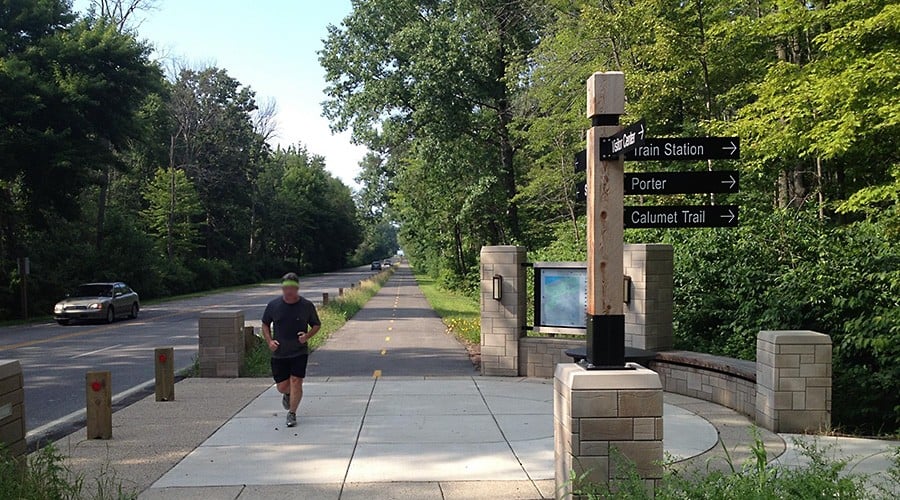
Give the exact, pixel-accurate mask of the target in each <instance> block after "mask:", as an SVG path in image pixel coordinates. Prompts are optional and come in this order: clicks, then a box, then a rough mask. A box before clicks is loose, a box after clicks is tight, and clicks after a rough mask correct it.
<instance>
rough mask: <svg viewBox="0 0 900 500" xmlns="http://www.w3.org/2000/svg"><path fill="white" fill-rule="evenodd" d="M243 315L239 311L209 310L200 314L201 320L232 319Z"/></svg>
mask: <svg viewBox="0 0 900 500" xmlns="http://www.w3.org/2000/svg"><path fill="white" fill-rule="evenodd" d="M241 314H244V311H243V310H240V309H209V310H206V311H202V312H201V313H200V317H201V318H233V317H235V316H239V315H241Z"/></svg>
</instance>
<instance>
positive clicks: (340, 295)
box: [338, 288, 344, 297]
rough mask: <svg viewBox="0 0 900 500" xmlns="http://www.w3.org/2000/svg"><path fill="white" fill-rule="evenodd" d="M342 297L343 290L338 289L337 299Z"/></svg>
mask: <svg viewBox="0 0 900 500" xmlns="http://www.w3.org/2000/svg"><path fill="white" fill-rule="evenodd" d="M343 296H344V289H343V288H338V297H343Z"/></svg>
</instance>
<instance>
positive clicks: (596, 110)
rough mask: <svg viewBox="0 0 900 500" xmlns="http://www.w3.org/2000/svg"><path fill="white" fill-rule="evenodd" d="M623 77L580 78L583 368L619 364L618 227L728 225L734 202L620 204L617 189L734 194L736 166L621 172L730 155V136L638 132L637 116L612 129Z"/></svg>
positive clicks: (734, 147)
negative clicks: (583, 87) (585, 124)
mask: <svg viewBox="0 0 900 500" xmlns="http://www.w3.org/2000/svg"><path fill="white" fill-rule="evenodd" d="M624 112H625V75H624V74H623V73H621V72H608V73H594V74H593V75H591V77H590V78H589V79H588V82H587V116H588V118H590V119H591V128H590V129H589V130H588V133H587V149H586V150H585V151H582V152H579V153H577V154H576V155H575V171H576V172H578V171H583V170H586V171H587V181H586V182H585V183H584V184H579V185H578V186H577V195H576V196H577V198H578V199H579V200H584V201H586V202H587V218H588V224H587V242H588V254H587V257H588V264H587V288H588V292H587V332H586V333H587V359H586V360H585V362H586V365H587V367H588V368H589V369H621V368H623V367H625V315H624V306H623V302H624V300H623V295H624V292H623V287H622V283H623V280H624V275H623V267H622V253H623V241H624V234H623V233H624V229H625V228H673V227H735V226H737V225H738V222H739V221H738V207H737V206H735V205H696V206H694V205H687V206H686V205H677V206H625V202H624V199H625V195H651V194H700V193H736V192H738V189H739V180H740V176H739V173H738V172H737V171H734V170H727V171H708V172H655V173H645V172H641V173H627V174H626V173H625V168H624V165H625V161H626V160H627V161H684V160H691V161H693V160H712V159H724V160H736V159H738V158H740V140H739V139H738V138H737V137H680V138H649V137H645V135H646V132H647V126H646V124H645V122H644V120H639V121H637V122H636V123H634V124H632V125H630V126H628V127H627V128H625V129H622V128H621V127H619V117H620V116H621V115H622V114H623V113H624Z"/></svg>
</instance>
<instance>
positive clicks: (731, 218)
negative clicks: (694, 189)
mask: <svg viewBox="0 0 900 500" xmlns="http://www.w3.org/2000/svg"><path fill="white" fill-rule="evenodd" d="M719 217H721V218H723V219H728V223H729V224H731V223H732V222H733V221H734V217H735V215H734V212H732V211H731V210H730V209H729V210H728V215H724V214H723V215H720V216H719Z"/></svg>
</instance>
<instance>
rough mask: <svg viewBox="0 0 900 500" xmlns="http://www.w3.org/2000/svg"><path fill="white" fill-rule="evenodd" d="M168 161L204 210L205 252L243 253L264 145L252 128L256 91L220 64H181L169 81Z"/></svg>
mask: <svg viewBox="0 0 900 500" xmlns="http://www.w3.org/2000/svg"><path fill="white" fill-rule="evenodd" d="M169 110H170V115H171V120H172V122H173V125H172V130H171V137H170V148H171V151H170V167H174V168H176V169H181V170H184V171H185V173H187V176H188V178H189V179H190V180H191V181H192V182H193V183H194V185H195V186H196V187H197V191H198V194H199V195H200V200H201V202H202V204H203V209H204V212H205V221H204V227H203V237H204V242H203V250H204V253H205V255H206V256H207V257H208V258H233V257H235V256H237V255H246V254H247V253H248V251H249V250H250V249H249V243H248V242H249V240H250V219H251V217H250V215H251V210H250V208H251V200H250V193H251V190H250V189H248V186H249V185H250V184H251V183H252V181H253V179H254V178H255V177H256V175H257V174H258V168H259V164H260V163H261V160H262V159H263V158H264V156H265V153H266V150H267V146H266V144H265V142H264V140H263V138H262V136H260V135H259V134H258V133H257V131H256V130H255V129H254V126H253V125H254V121H253V120H254V117H253V113H254V112H255V111H256V110H257V105H256V98H255V92H254V91H253V90H252V89H251V88H249V87H247V86H244V85H242V84H241V83H240V82H239V81H238V80H236V79H234V78H232V77H231V76H229V75H228V72H227V71H225V70H223V69H219V68H206V69H203V70H193V69H183V70H181V71H180V72H179V74H178V77H177V79H176V80H175V82H174V83H173V85H172V89H171V92H170V100H169Z"/></svg>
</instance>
